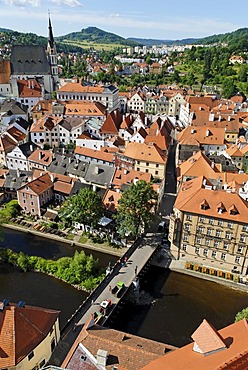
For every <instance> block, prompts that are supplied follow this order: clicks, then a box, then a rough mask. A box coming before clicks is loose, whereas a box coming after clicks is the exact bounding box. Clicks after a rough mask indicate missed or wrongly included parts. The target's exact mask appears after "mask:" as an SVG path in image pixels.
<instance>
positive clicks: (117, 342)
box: [62, 325, 175, 370]
mask: <svg viewBox="0 0 248 370" xmlns="http://www.w3.org/2000/svg"><path fill="white" fill-rule="evenodd" d="M79 344H81V345H82V347H83V348H84V349H87V351H89V352H90V353H91V355H93V356H94V357H95V358H97V352H98V350H99V349H102V350H104V351H107V354H108V360H107V365H106V367H105V368H106V370H113V367H114V366H116V367H118V369H123V370H124V369H125V370H134V369H135V370H138V369H141V368H143V366H145V365H146V364H147V363H149V362H151V361H152V360H155V359H156V358H158V357H161V356H162V355H163V354H164V353H165V352H167V351H168V352H169V351H171V350H174V349H175V347H173V346H169V345H166V344H163V343H160V342H155V341H152V340H149V339H145V338H141V337H137V336H135V335H133V334H126V333H123V332H120V331H117V330H114V329H107V328H105V327H102V326H98V325H93V326H91V327H88V328H87V329H86V328H83V329H82V331H81V333H80V334H79V336H78V338H77V342H75V344H74V347H73V348H72V349H71V351H70V352H69V354H68V356H67V358H66V359H65V361H64V362H63V364H62V367H64V368H70V370H78V369H80V368H79V367H78V362H77V361H75V362H74V358H75V356H76V355H77V351H78V349H80V347H79ZM82 347H81V348H82ZM75 360H76V359H75ZM68 364H70V367H68Z"/></svg>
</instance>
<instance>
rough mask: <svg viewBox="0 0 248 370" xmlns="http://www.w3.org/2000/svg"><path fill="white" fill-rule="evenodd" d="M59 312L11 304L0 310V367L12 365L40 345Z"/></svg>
mask: <svg viewBox="0 0 248 370" xmlns="http://www.w3.org/2000/svg"><path fill="white" fill-rule="evenodd" d="M58 316H59V311H55V310H50V309H45V308H39V307H32V306H25V307H17V305H15V304H13V303H11V304H9V305H8V306H5V307H4V308H3V310H0V368H8V367H11V368H12V367H14V366H16V365H17V364H18V363H19V362H20V361H21V360H22V359H23V358H25V357H26V356H27V355H28V354H29V353H30V352H31V351H32V350H34V349H35V347H36V346H37V345H38V344H40V343H41V342H42V341H43V340H44V339H45V337H46V336H47V334H48V333H49V331H50V329H51V328H52V326H53V325H54V323H55V322H56V320H57V318H58Z"/></svg>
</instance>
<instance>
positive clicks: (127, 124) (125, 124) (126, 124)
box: [120, 114, 133, 130]
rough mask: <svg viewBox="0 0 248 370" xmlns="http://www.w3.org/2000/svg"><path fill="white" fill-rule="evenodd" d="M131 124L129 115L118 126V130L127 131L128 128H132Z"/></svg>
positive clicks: (131, 118)
mask: <svg viewBox="0 0 248 370" xmlns="http://www.w3.org/2000/svg"><path fill="white" fill-rule="evenodd" d="M132 123H133V116H132V115H131V114H129V115H128V116H126V117H125V118H124V120H123V121H122V123H121V125H120V129H122V130H125V129H128V128H129V127H130V126H132Z"/></svg>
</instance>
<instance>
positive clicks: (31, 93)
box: [17, 79, 42, 98]
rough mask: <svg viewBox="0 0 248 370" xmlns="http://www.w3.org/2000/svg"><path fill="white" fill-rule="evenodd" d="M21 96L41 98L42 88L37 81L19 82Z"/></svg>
mask: <svg viewBox="0 0 248 370" xmlns="http://www.w3.org/2000/svg"><path fill="white" fill-rule="evenodd" d="M17 85H18V90H19V96H20V97H21V98H25V97H36V98H39V97H41V95H42V89H41V86H40V85H39V84H38V82H37V81H36V80H35V79H32V80H17Z"/></svg>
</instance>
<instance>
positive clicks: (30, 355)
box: [28, 351, 34, 361]
mask: <svg viewBox="0 0 248 370" xmlns="http://www.w3.org/2000/svg"><path fill="white" fill-rule="evenodd" d="M33 357H34V351H32V352H30V353H29V355H28V361H30V360H31V359H32V358H33Z"/></svg>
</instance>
